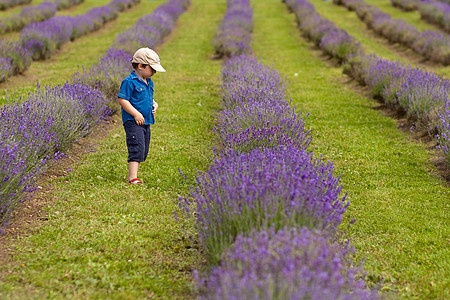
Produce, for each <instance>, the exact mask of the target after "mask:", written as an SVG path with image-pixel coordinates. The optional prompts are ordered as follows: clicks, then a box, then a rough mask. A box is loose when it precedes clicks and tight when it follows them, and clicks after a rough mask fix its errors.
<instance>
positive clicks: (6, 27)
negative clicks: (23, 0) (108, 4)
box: [0, 0, 84, 33]
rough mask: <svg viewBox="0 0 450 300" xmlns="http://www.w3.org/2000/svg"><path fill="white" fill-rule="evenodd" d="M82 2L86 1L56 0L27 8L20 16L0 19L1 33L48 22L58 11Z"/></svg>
mask: <svg viewBox="0 0 450 300" xmlns="http://www.w3.org/2000/svg"><path fill="white" fill-rule="evenodd" d="M82 2H84V0H56V1H53V2H42V3H40V4H38V5H36V6H30V7H25V8H23V9H22V11H21V12H20V13H18V14H15V15H11V16H8V17H4V18H0V33H7V32H12V31H17V30H20V29H22V28H23V27H24V26H26V25H29V24H31V23H34V22H41V21H44V20H47V19H49V18H51V17H53V16H54V15H55V14H56V12H57V11H58V10H61V9H66V8H69V7H72V6H74V5H78V4H80V3H82Z"/></svg>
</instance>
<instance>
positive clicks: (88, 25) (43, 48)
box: [0, 0, 140, 82]
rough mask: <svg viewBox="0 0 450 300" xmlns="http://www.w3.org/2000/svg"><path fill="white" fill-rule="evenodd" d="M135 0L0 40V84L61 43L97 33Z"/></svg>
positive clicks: (32, 26)
mask: <svg viewBox="0 0 450 300" xmlns="http://www.w3.org/2000/svg"><path fill="white" fill-rule="evenodd" d="M139 1H140V0H111V2H110V3H109V4H107V5H104V6H100V7H94V8H92V9H91V10H89V11H88V12H87V13H86V14H84V15H78V16H75V17H72V16H57V17H53V18H50V19H48V20H45V21H43V22H35V23H32V24H30V25H28V26H26V27H25V28H23V30H22V31H21V33H20V37H19V41H18V42H12V41H7V40H0V63H1V66H0V82H2V81H5V80H6V79H7V78H8V77H11V76H14V75H17V74H21V73H23V72H24V71H25V70H27V69H28V67H29V66H30V64H31V62H32V60H39V59H47V58H49V57H51V56H52V55H53V53H54V51H55V50H56V49H59V48H60V47H61V46H62V45H63V44H65V43H67V42H69V41H71V40H74V39H76V38H78V37H80V36H81V35H83V34H87V33H89V32H92V31H95V30H98V29H99V28H100V27H101V26H103V25H104V24H105V23H106V22H108V21H111V20H113V19H114V18H116V17H117V15H118V12H121V11H123V10H125V9H126V8H128V7H131V6H133V5H135V4H137V3H139Z"/></svg>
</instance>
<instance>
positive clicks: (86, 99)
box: [0, 0, 189, 225]
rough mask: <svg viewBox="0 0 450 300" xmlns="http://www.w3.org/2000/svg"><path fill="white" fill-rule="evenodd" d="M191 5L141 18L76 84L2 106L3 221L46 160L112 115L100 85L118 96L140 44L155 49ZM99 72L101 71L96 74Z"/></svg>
mask: <svg viewBox="0 0 450 300" xmlns="http://www.w3.org/2000/svg"><path fill="white" fill-rule="evenodd" d="M188 4H189V0H168V1H167V2H166V3H164V4H162V5H161V6H159V7H158V8H157V9H156V10H154V11H153V13H151V14H149V15H147V16H144V17H142V18H141V19H139V20H138V21H137V23H136V25H135V27H133V28H131V29H129V30H127V31H126V32H124V33H122V34H120V35H118V37H117V40H116V43H115V44H114V45H112V47H111V48H110V49H109V50H108V51H107V53H106V55H105V56H103V57H102V58H101V59H100V60H99V64H98V65H94V66H92V69H85V72H83V73H81V74H80V73H77V74H74V80H73V83H66V84H64V85H62V86H60V85H58V86H55V87H45V88H39V87H38V89H37V90H36V91H35V92H34V93H32V94H30V95H29V96H28V97H27V99H25V100H23V101H17V102H13V103H10V104H8V105H5V106H3V107H2V108H1V116H0V128H1V130H0V137H1V138H0V153H1V154H0V163H1V165H0V170H1V171H0V225H6V224H7V222H8V217H9V216H10V214H11V212H12V211H13V210H14V209H15V208H16V207H17V205H18V203H19V201H23V200H25V199H26V193H27V192H32V191H34V190H35V181H36V179H37V177H38V176H39V175H40V174H42V172H43V171H44V170H45V169H46V168H47V167H48V162H49V161H53V160H54V159H58V158H60V157H62V152H63V151H65V150H66V149H67V148H68V147H69V146H70V144H71V143H72V142H73V141H74V140H76V139H78V138H80V137H82V136H84V135H86V134H88V133H89V132H90V131H91V130H92V128H93V127H94V126H95V125H96V124H98V123H99V122H101V121H102V120H103V119H105V118H106V117H107V116H108V115H110V114H111V113H112V111H111V109H110V108H109V106H110V105H109V104H110V102H111V100H112V99H110V98H109V97H108V96H105V94H104V93H102V91H100V90H99V89H97V87H100V88H101V87H103V84H102V83H103V82H106V81H114V86H115V89H114V91H111V90H109V92H110V93H114V94H115V95H117V93H118V90H119V85H120V80H121V79H123V78H124V77H126V76H127V75H128V74H129V72H130V71H131V65H130V59H131V57H132V53H133V52H134V51H135V50H136V48H139V47H141V46H142V45H145V46H147V45H148V46H152V47H154V46H155V45H156V44H158V43H161V42H162V39H163V37H164V36H166V35H167V34H168V33H169V32H170V31H171V30H172V29H173V28H174V24H175V20H176V19H177V18H178V17H179V15H180V14H181V13H183V12H184V11H185V10H186V8H187V5H188ZM136 28H140V31H139V34H135V33H134V31H135V29H136ZM132 32H133V33H132ZM133 34H134V35H133ZM124 35H126V36H127V38H126V39H124ZM155 36H158V38H155ZM137 45H139V46H137ZM131 49H132V51H131ZM99 70H101V71H102V72H101V73H100V72H99V73H96V72H97V71H99ZM107 74H108V75H109V74H111V75H110V76H109V77H108V78H107V79H106V80H104V79H103V78H102V79H99V78H101V77H99V76H106V75H107ZM83 79H84V80H83ZM97 79H98V80H97ZM110 86H111V84H110ZM24 193H25V195H24ZM24 197H25V198H24Z"/></svg>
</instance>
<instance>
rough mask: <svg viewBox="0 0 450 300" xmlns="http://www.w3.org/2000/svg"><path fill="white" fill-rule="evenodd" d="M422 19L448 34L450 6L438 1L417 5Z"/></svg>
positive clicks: (449, 28)
mask: <svg viewBox="0 0 450 300" xmlns="http://www.w3.org/2000/svg"><path fill="white" fill-rule="evenodd" d="M419 12H420V16H421V17H422V19H424V20H427V21H428V22H430V23H433V24H436V25H438V26H440V27H442V28H443V29H444V30H445V31H447V32H450V4H447V3H443V2H439V1H427V2H423V3H421V4H420V5H419Z"/></svg>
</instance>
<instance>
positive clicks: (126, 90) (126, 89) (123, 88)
mask: <svg viewBox="0 0 450 300" xmlns="http://www.w3.org/2000/svg"><path fill="white" fill-rule="evenodd" d="M132 93H133V84H132V83H131V81H130V80H127V79H125V80H124V81H122V83H121V84H120V91H119V95H118V97H119V98H122V99H125V100H128V101H130V99H131V94H132Z"/></svg>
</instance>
